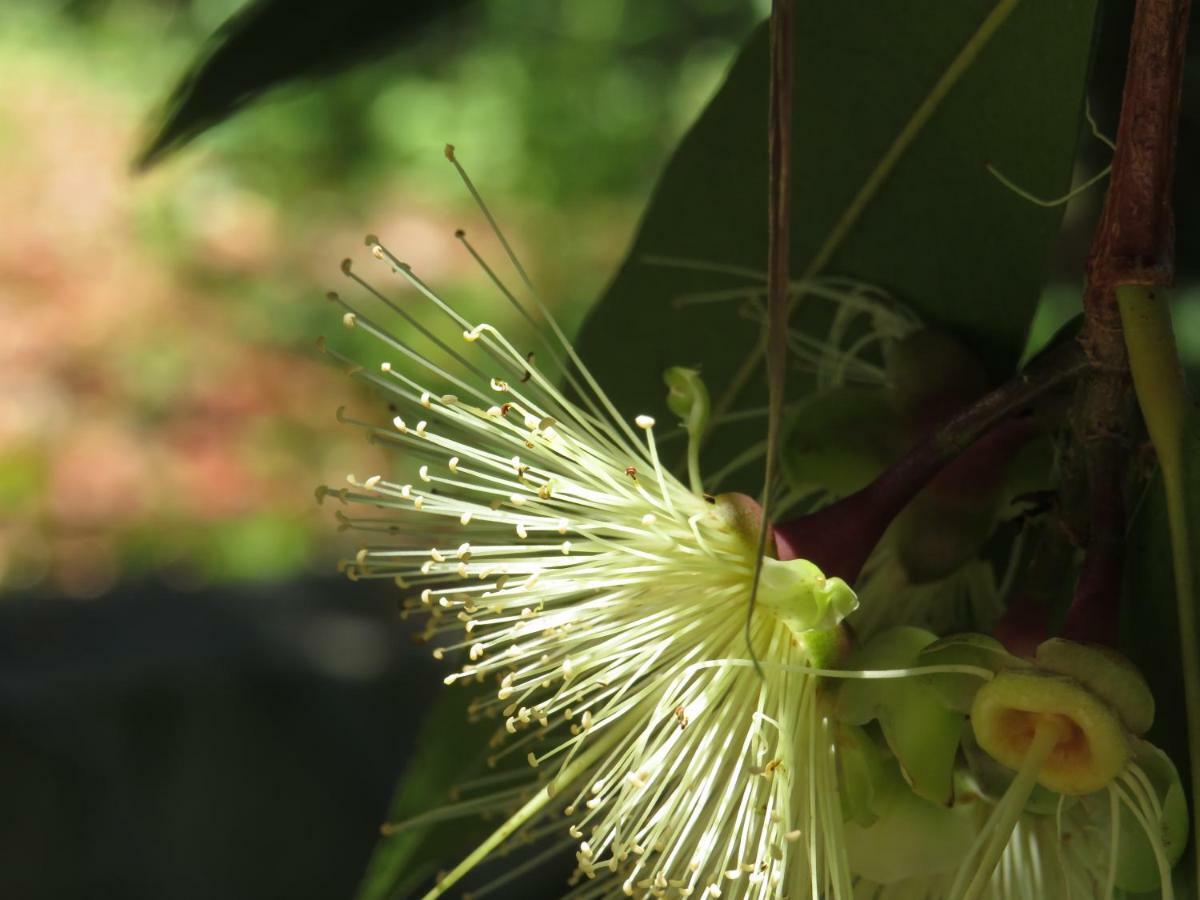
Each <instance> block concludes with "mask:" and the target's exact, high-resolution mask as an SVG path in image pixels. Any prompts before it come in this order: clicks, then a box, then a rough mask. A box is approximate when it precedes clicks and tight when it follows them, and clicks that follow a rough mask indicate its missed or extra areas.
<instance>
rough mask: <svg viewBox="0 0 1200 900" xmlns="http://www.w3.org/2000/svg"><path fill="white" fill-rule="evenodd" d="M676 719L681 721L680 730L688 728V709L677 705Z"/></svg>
mask: <svg viewBox="0 0 1200 900" xmlns="http://www.w3.org/2000/svg"><path fill="white" fill-rule="evenodd" d="M675 719H676V721H678V722H679V730H680V731H683V729H685V728H687V726H688V717H687V710H686V709H684V708H683V707H682V706H677V707H675Z"/></svg>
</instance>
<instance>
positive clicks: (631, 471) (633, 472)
mask: <svg viewBox="0 0 1200 900" xmlns="http://www.w3.org/2000/svg"><path fill="white" fill-rule="evenodd" d="M625 474H626V475H628V476H629V477H630V478H632V479H633V480H634V481H637V466H626V467H625Z"/></svg>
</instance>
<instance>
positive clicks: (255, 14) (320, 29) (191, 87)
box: [136, 0, 467, 169]
mask: <svg viewBox="0 0 1200 900" xmlns="http://www.w3.org/2000/svg"><path fill="white" fill-rule="evenodd" d="M465 2H467V0H440V2H439V0H408V2H398V3H378V2H372V0H340V2H330V0H253V2H251V3H249V4H248V5H246V6H245V7H244V8H243V9H241V10H239V11H238V12H237V13H236V14H235V15H233V16H232V17H231V18H230V19H229V20H228V21H227V22H226V23H225V24H224V25H222V26H221V28H220V29H218V30H217V32H216V33H215V34H214V35H213V36H212V37H211V38H210V39H209V41H208V43H207V44H206V45H205V47H204V48H203V49H202V50H201V51H200V53H199V54H198V55H197V57H196V59H195V60H193V61H192V64H191V66H190V67H189V68H188V70H187V72H186V73H185V74H184V75H183V77H182V78H180V80H179V82H178V84H176V86H175V88H174V89H173V90H172V91H171V95H170V97H168V99H167V101H166V102H165V103H164V105H163V110H162V112H161V113H160V114H159V116H158V119H159V122H158V124H157V125H156V126H154V129H153V134H152V136H151V137H150V139H149V140H148V141H147V142H146V144H145V146H144V147H143V149H142V150H141V151H140V152H139V153H138V157H137V161H136V165H137V167H138V168H139V169H148V168H150V167H151V166H153V165H154V164H155V163H157V162H159V161H160V160H161V159H162V158H164V157H165V156H167V155H168V154H170V153H171V152H173V151H175V150H177V149H178V148H180V147H182V146H183V145H184V144H186V143H187V142H188V141H190V140H191V139H192V138H194V137H196V136H197V135H198V134H200V133H202V132H204V131H206V130H207V129H209V128H211V127H212V126H213V125H216V124H218V123H219V122H221V121H223V120H225V119H227V118H229V117H230V116H232V115H233V114H234V113H236V112H238V111H239V110H240V109H242V108H243V107H244V106H246V105H247V104H249V103H250V102H252V101H253V100H255V99H256V98H257V97H259V96H260V95H261V94H262V93H263V92H264V91H266V90H268V89H270V88H273V87H277V86H279V85H281V84H284V83H286V82H289V81H295V80H296V79H299V78H311V77H315V76H318V75H321V74H325V73H328V72H332V71H336V70H338V69H344V68H349V67H350V66H352V65H356V64H358V63H361V62H364V61H365V60H367V59H369V58H370V57H372V56H373V55H376V54H379V53H381V52H383V51H386V50H391V49H393V48H395V47H396V46H397V45H399V44H401V43H403V42H404V41H408V40H412V39H413V38H415V37H416V36H418V35H420V34H422V33H423V32H424V30H425V28H426V26H428V25H429V24H430V23H431V22H434V21H436V20H438V19H441V18H442V17H443V16H444V15H445V14H446V13H448V12H451V11H453V10H455V9H457V8H458V7H460V6H462V5H463V4H464V3H465Z"/></svg>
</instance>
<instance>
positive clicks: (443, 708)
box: [358, 690, 524, 900]
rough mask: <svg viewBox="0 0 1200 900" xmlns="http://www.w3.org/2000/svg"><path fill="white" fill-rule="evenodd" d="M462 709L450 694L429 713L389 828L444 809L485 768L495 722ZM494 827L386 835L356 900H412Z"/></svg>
mask: <svg viewBox="0 0 1200 900" xmlns="http://www.w3.org/2000/svg"><path fill="white" fill-rule="evenodd" d="M466 705H467V694H466V691H464V690H448V691H446V692H444V693H443V694H442V696H441V697H440V698H438V700H437V702H436V703H434V704H433V706H432V708H431V709H430V710H429V713H428V714H427V715H426V719H425V722H424V723H423V724H422V726H421V732H420V734H419V735H418V737H417V741H416V748H417V749H416V751H415V752H414V753H413V755H412V757H411V758H410V759H409V761H408V765H407V767H406V768H405V771H404V774H403V775H402V776H401V778H400V782H399V784H398V785H397V786H396V793H395V796H394V797H393V799H392V805H391V810H390V811H389V814H388V817H389V819H390V821H391V822H393V823H395V822H403V821H406V820H408V819H412V818H415V817H417V816H419V815H421V814H422V813H428V812H430V811H432V810H437V809H439V808H441V807H443V806H445V805H446V804H447V803H449V802H451V790H452V789H453V788H454V787H456V786H458V785H460V784H462V783H463V782H464V781H466V780H467V779H468V778H471V777H474V776H475V775H477V774H478V773H479V770H481V769H483V768H484V764H483V763H484V758H483V754H484V753H486V748H487V741H488V737H489V735H490V733H491V731H492V730H494V728H495V722H494V721H493V722H484V723H471V722H468V721H467V714H466ZM521 763H522V764H524V760H521ZM494 827H495V823H490V824H489V823H488V822H486V821H484V820H483V819H482V818H480V817H479V816H468V817H466V818H456V819H447V820H444V821H441V822H437V823H434V824H430V825H424V826H418V827H414V828H410V829H406V830H403V831H399V832H397V833H395V834H384V835H383V836H382V837H380V839H379V842H378V843H377V844H376V845H375V852H374V853H373V854H372V855H371V862H370V864H369V865H368V867H367V873H366V875H365V876H364V877H363V881H362V884H361V885H360V886H359V894H358V900H392V898H402V897H407V896H410V895H412V894H413V893H414V892H416V891H417V890H419V889H420V888H421V887H422V886H423V885H426V884H427V883H428V882H430V881H431V880H432V878H433V876H434V874H435V873H436V872H437V871H438V870H439V869H440V868H443V867H447V866H448V864H451V863H454V862H457V859H456V858H455V857H457V856H461V855H463V854H464V853H465V852H466V851H467V850H469V849H470V848H471V846H472V845H473V844H475V843H477V842H478V840H479V839H481V838H482V837H483V836H484V835H486V834H487V833H488V832H489V831H490V830H491V829H492V828H494Z"/></svg>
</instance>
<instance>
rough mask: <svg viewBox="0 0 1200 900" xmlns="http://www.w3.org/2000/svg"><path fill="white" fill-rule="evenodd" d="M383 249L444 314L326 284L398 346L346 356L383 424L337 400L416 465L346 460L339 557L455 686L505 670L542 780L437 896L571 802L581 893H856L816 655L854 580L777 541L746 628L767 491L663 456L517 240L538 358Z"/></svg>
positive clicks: (513, 733) (503, 694) (354, 323)
mask: <svg viewBox="0 0 1200 900" xmlns="http://www.w3.org/2000/svg"><path fill="white" fill-rule="evenodd" d="M451 158H452V156H451ZM452 159H453V158H452ZM456 164H457V163H456ZM464 180H466V181H467V185H468V187H469V188H470V189H471V191H472V193H473V194H475V190H474V186H473V185H471V184H470V181H469V179H465V173H464ZM476 196H477V195H476ZM481 206H482V204H481ZM482 209H483V210H484V212H485V214H488V213H487V209H486V207H482ZM488 218H489V220H490V218H491V217H490V214H488ZM493 225H494V222H493ZM496 234H497V236H498V237H499V239H500V241H501V242H502V243H503V244H504V246H505V249H506V251H507V250H508V245H507V243H506V242H505V241H504V238H503V235H502V234H501V233H500V232H499V230H498V229H497V230H496ZM460 237H461V235H460ZM464 241H465V238H464ZM368 244H369V246H370V248H371V252H372V254H373V255H374V256H375V257H376V258H377V259H379V260H381V261H383V262H384V263H385V264H387V265H388V266H389V267H390V268H391V269H392V271H393V272H395V273H396V274H398V275H399V276H401V278H402V279H403V280H404V281H405V282H407V284H408V285H409V286H410V288H412V289H413V290H414V291H415V293H416V294H417V295H418V296H420V297H423V298H424V299H425V300H426V301H427V302H429V303H431V304H432V305H433V306H434V307H435V308H436V310H438V311H439V312H440V313H441V315H442V316H443V317H444V318H445V319H446V320H447V321H448V323H449V325H450V331H449V333H448V334H446V333H442V332H439V331H435V330H433V329H430V328H427V327H425V326H424V325H422V324H420V323H419V321H418V320H417V319H416V318H414V317H413V316H411V315H410V314H409V313H408V311H407V310H406V309H405V305H406V303H407V301H404V302H400V301H396V300H394V299H392V298H390V297H388V296H386V295H385V294H384V293H383V292H381V291H379V290H376V289H375V288H373V287H370V286H369V285H367V283H366V282H365V281H363V280H361V279H360V278H359V277H358V275H357V274H356V273H355V271H354V269H353V268H352V267H351V266H350V264H349V263H347V264H346V265H345V267H344V271H345V273H346V274H347V276H348V277H350V278H351V279H353V280H354V281H356V282H358V283H359V284H360V285H362V286H363V287H364V288H365V289H366V291H367V293H368V295H369V296H371V297H373V298H374V300H375V302H376V304H377V305H379V306H381V307H382V308H383V309H384V311H385V312H386V313H388V314H389V315H391V316H399V317H401V318H402V319H403V320H404V321H405V322H406V325H407V328H406V333H405V334H404V336H400V335H398V334H397V333H395V331H394V330H393V329H392V328H390V327H389V326H387V325H386V324H384V323H383V322H382V321H378V320H377V319H375V318H373V317H370V316H368V315H367V314H366V313H365V312H364V311H363V310H361V309H359V307H358V306H357V305H354V304H352V303H350V302H349V301H347V300H345V299H343V298H342V297H341V296H340V295H336V294H333V295H330V296H331V299H332V300H334V301H335V302H336V303H338V304H339V305H341V306H342V307H343V309H344V314H343V321H344V323H345V325H346V326H347V327H350V328H354V329H358V330H361V331H365V332H367V333H368V334H370V335H371V336H372V337H374V338H376V339H377V340H378V341H380V342H381V343H382V344H383V345H385V346H386V347H388V348H391V350H392V351H393V352H394V353H395V354H396V355H397V359H396V361H395V362H396V364H394V365H393V364H392V363H384V364H383V366H382V367H381V369H380V371H378V372H366V371H365V370H362V369H361V367H357V366H354V365H353V364H350V365H351V370H352V371H353V372H354V373H355V374H357V375H358V376H359V377H361V378H364V379H366V380H367V381H369V382H371V383H372V384H374V385H375V386H376V387H378V388H380V389H382V390H383V391H385V392H386V393H387V394H388V396H389V397H390V399H391V401H392V403H393V405H394V406H395V407H396V409H397V414H396V416H395V418H394V419H393V421H392V423H391V425H390V426H376V425H373V424H371V423H368V422H357V421H355V420H352V419H350V418H348V417H346V416H344V415H343V416H342V418H343V419H344V420H345V421H348V422H352V423H354V424H358V425H361V426H362V427H364V428H366V429H368V430H369V432H370V434H371V436H372V438H373V439H374V440H376V441H378V442H380V443H383V444H386V445H390V446H393V447H395V448H396V449H397V450H399V451H400V452H401V455H402V457H403V459H404V460H405V461H406V463H407V464H408V467H409V469H410V474H409V476H408V477H406V478H397V477H395V476H394V475H391V474H389V475H383V474H376V475H371V476H370V477H368V478H364V479H361V480H360V479H358V478H354V477H351V478H350V479H349V481H350V485H349V486H348V487H345V488H341V489H338V490H331V489H322V490H321V491H320V492H319V493H320V495H322V496H326V495H330V494H332V495H335V496H336V497H338V498H339V499H340V500H342V501H343V502H345V503H347V504H353V505H355V506H357V507H360V508H364V509H369V510H373V512H371V513H369V514H366V515H361V516H359V515H343V516H342V519H343V521H344V523H345V524H347V525H348V526H351V527H359V528H363V529H365V530H366V531H368V532H373V533H375V534H377V535H379V536H380V541H381V542H380V543H369V544H367V545H365V546H363V547H362V548H361V549H360V550H359V551H358V553H357V554H356V555H355V556H354V557H353V558H352V559H348V560H346V561H345V563H344V568H345V571H346V573H347V574H348V575H349V576H350V577H352V578H355V579H358V578H388V579H394V580H395V581H396V583H397V584H398V585H399V586H400V587H401V588H403V589H405V590H407V591H408V592H409V599H408V602H407V605H408V608H409V611H410V612H418V611H420V612H424V613H426V614H428V624H427V626H426V631H425V636H426V637H427V638H429V639H430V640H433V641H435V642H437V648H436V649H435V651H434V652H435V655H437V656H439V657H443V656H447V655H450V656H455V657H458V658H460V659H461V662H462V665H461V668H460V670H459V671H458V672H456V673H454V674H451V675H450V676H448V677H447V679H446V680H447V682H454V681H482V682H492V683H493V684H494V695H493V696H492V698H491V699H489V700H486V701H484V702H482V703H480V704H478V705H477V710H478V711H479V712H480V713H482V714H485V715H486V714H492V715H495V716H496V717H497V718H498V720H499V721H501V722H502V723H503V725H502V727H501V729H500V732H501V734H502V737H503V743H502V744H501V746H500V747H499V748H498V749H497V751H496V753H495V754H494V757H493V761H498V760H499V759H500V758H503V757H507V756H512V755H518V756H524V757H526V759H527V760H528V763H529V764H530V765H531V766H533V767H534V768H535V769H536V772H535V773H533V775H534V776H540V779H539V781H538V784H539V785H540V789H538V790H537V791H536V792H535V793H533V794H532V796H529V797H528V799H527V800H526V801H525V802H524V804H523V805H521V806H520V807H519V808H517V809H515V810H513V811H512V814H511V816H510V817H509V818H508V820H507V821H506V822H505V824H504V825H503V826H502V827H501V828H500V829H499V830H498V831H497V832H496V833H495V834H493V835H492V836H491V837H490V838H489V839H488V840H487V841H486V842H485V843H484V844H483V845H482V846H481V847H480V848H479V849H478V850H477V851H476V852H475V853H473V854H472V855H471V856H470V857H468V859H467V860H465V861H464V862H463V863H462V864H461V865H460V866H459V867H457V868H456V869H455V870H454V871H452V872H451V873H450V874H449V875H447V876H446V877H445V878H444V879H443V880H442V881H441V882H440V883H439V885H438V886H437V887H436V888H435V889H434V891H433V892H432V893H431V896H436V895H437V894H439V893H441V892H442V891H444V890H446V889H447V888H448V887H449V886H450V885H451V884H453V883H454V882H456V881H457V880H458V879H459V878H460V877H461V876H462V875H463V874H464V873H465V872H467V871H468V870H470V869H471V868H472V867H473V866H474V865H475V864H477V863H478V862H479V861H480V860H481V859H483V858H484V857H486V856H488V855H489V854H491V853H493V852H494V851H497V850H502V849H503V847H504V846H505V845H506V844H510V843H512V842H513V841H517V840H520V839H521V838H522V837H528V836H530V835H532V834H540V833H543V832H544V831H545V830H546V829H547V828H549V827H550V826H549V825H548V824H547V823H549V822H551V819H550V818H549V817H550V816H551V814H552V813H553V814H557V813H559V812H565V813H566V814H567V816H568V820H567V821H566V822H565V823H563V824H562V826H561V831H560V834H561V833H562V831H566V832H568V834H569V836H570V839H571V840H572V841H574V842H575V843H576V845H577V853H576V855H577V860H578V868H579V872H578V875H579V877H580V881H579V884H578V886H577V887H576V888H575V893H576V895H578V896H582V897H590V896H600V895H608V894H610V893H612V892H613V891H614V890H617V891H619V890H621V889H623V890H624V891H625V893H629V894H634V895H638V896H650V895H655V896H657V895H661V894H662V893H663V892H664V891H667V890H670V891H672V892H674V893H675V894H676V895H680V896H688V895H691V894H696V895H700V894H701V893H704V892H706V893H707V895H708V896H712V897H716V896H721V895H722V894H723V893H724V895H726V896H729V895H730V893H732V894H733V895H735V896H745V897H763V898H765V897H774V896H778V895H779V894H781V893H787V894H789V895H790V896H793V897H795V896H801V895H810V896H814V897H816V896H827V897H841V898H848V897H849V896H850V895H851V887H850V876H849V871H848V869H847V866H846V860H845V857H844V853H843V852H842V847H841V843H840V840H839V834H840V828H841V815H840V811H839V797H838V791H837V772H836V766H837V760H836V755H835V750H834V742H833V732H832V726H831V722H830V719H829V713H828V709H827V698H826V696H825V693H826V692H825V691H824V690H823V686H822V682H821V681H820V680H819V679H818V677H817V676H816V675H815V674H813V672H812V671H811V667H813V666H814V665H820V664H822V663H824V662H826V661H827V660H828V659H830V657H831V656H832V655H833V654H834V652H835V650H834V648H836V646H837V644H838V640H839V638H838V632H837V626H838V624H839V622H840V621H841V620H842V618H843V617H844V616H845V615H846V614H847V613H849V612H850V611H851V610H852V609H853V608H854V605H855V602H856V601H855V597H854V594H853V592H852V591H851V590H850V588H849V587H848V586H847V585H846V584H844V583H843V582H842V581H841V580H840V579H837V578H825V577H824V575H823V574H822V573H821V572H820V570H819V569H818V568H817V567H816V566H815V565H813V564H812V563H810V562H807V561H805V560H802V559H795V560H791V561H788V562H781V561H778V560H775V559H767V560H765V561H764V563H763V569H762V575H761V581H760V585H759V588H758V610H759V612H758V613H757V614H756V616H755V618H754V621H753V623H752V627H751V629H750V633H749V641H747V635H746V632H745V627H744V626H745V610H746V608H747V603H748V600H749V597H750V593H751V586H752V578H753V573H754V568H755V558H754V554H755V547H756V540H757V529H758V528H759V527H760V523H759V522H758V521H757V520H756V516H755V506H754V504H753V503H752V502H750V501H748V500H744V499H743V500H739V499H738V498H734V497H710V496H707V495H705V494H703V493H700V492H698V490H693V489H691V488H689V487H685V486H684V485H683V484H682V483H681V482H680V481H678V480H677V479H676V478H675V476H674V475H673V474H672V473H671V472H670V471H668V469H667V468H666V467H665V466H664V465H663V463H662V460H661V459H660V457H659V453H658V447H657V444H656V441H655V424H656V423H655V422H654V421H653V420H652V419H651V418H650V417H648V416H644V415H639V416H636V417H634V418H633V419H632V421H629V420H627V419H626V418H625V417H623V416H622V415H620V414H619V413H618V411H617V410H616V409H615V408H614V406H613V404H612V403H611V401H610V400H609V399H608V397H607V396H606V395H605V394H604V392H603V391H602V390H601V388H600V386H599V385H598V384H597V382H596V380H595V379H594V378H593V377H592V376H591V374H590V373H589V372H588V370H587V369H586V367H584V366H583V364H582V362H581V361H580V360H579V358H578V357H577V355H576V353H575V351H574V349H573V348H572V346H571V344H570V342H569V341H567V340H566V338H565V336H564V335H563V333H562V331H561V329H559V327H558V326H557V325H556V324H555V323H554V321H553V319H552V318H551V317H550V315H549V313H548V312H547V310H546V309H545V308H544V306H543V305H542V304H541V302H540V301H539V300H538V299H537V296H536V294H534V293H533V292H532V288H531V287H530V285H529V283H528V279H527V278H526V277H525V274H524V270H523V269H522V268H521V267H520V265H519V263H517V261H516V259H515V257H514V256H512V255H511V251H509V255H510V259H511V260H512V262H513V263H514V265H515V266H516V268H517V272H518V274H519V275H520V277H521V280H522V281H523V282H524V285H525V288H526V289H527V291H528V293H529V294H530V298H531V301H532V305H533V308H534V310H535V311H536V312H537V313H538V314H540V315H541V317H542V318H543V319H544V320H545V323H546V325H547V327H548V328H549V329H550V330H551V332H552V334H553V335H554V340H553V341H549V340H547V341H544V343H543V345H542V347H541V349H539V350H537V351H535V352H534V353H526V352H522V351H521V350H519V349H517V347H516V346H514V345H513V344H512V343H511V342H510V341H509V340H508V339H507V338H506V337H505V336H504V335H503V334H502V333H501V332H500V331H498V330H497V329H496V328H494V327H493V326H491V325H489V324H487V323H475V322H470V321H468V320H466V319H465V318H464V317H462V316H461V315H460V314H459V313H458V312H457V311H456V310H455V309H454V308H453V307H452V306H450V305H449V304H448V303H446V302H445V301H444V300H443V299H442V298H441V297H440V296H439V295H438V294H437V293H436V292H435V291H434V290H432V289H431V288H430V287H429V286H428V285H426V284H425V282H424V281H423V280H422V279H421V278H419V277H418V276H417V275H416V274H415V273H414V272H413V270H412V268H411V267H410V266H408V265H407V264H405V263H404V262H402V261H400V260H399V259H398V258H397V257H395V256H394V255H393V254H392V253H391V252H390V251H388V250H387V249H386V248H385V247H384V246H383V245H382V244H381V243H380V242H379V241H378V240H376V239H375V238H373V237H372V238H368ZM468 247H469V249H471V251H472V253H473V255H476V257H477V258H478V254H477V253H476V252H475V251H474V248H473V247H471V246H470V245H468ZM485 271H486V272H487V274H488V276H489V277H490V278H491V279H492V281H493V282H494V283H495V284H496V286H497V287H498V288H499V289H500V291H501V293H502V294H503V296H505V297H506V298H507V299H508V301H509V302H511V303H513V304H514V305H516V306H517V308H518V309H519V310H521V313H522V315H523V316H524V317H525V318H527V319H528V320H529V321H531V322H532V321H533V319H534V313H533V312H531V311H529V310H528V309H527V307H526V306H525V304H522V303H520V302H519V301H518V300H517V298H516V296H515V294H514V292H513V291H511V290H509V289H508V288H507V287H506V286H505V285H504V284H503V283H502V282H501V281H500V279H499V278H498V277H497V276H496V274H495V272H494V271H493V270H491V269H490V268H485ZM418 341H419V343H418ZM330 352H331V353H332V352H333V351H330ZM334 355H335V356H336V355H337V354H334ZM401 360H403V361H404V362H405V363H406V365H405V366H404V367H401V365H399V363H400V361H401ZM347 362H348V361H347ZM410 373H411V374H410ZM418 373H419V374H418ZM451 634H458V635H460V637H459V638H458V639H457V640H454V639H451V638H448V637H447V636H448V635H451ZM506 796H507V798H508V799H509V800H510V801H511V800H512V799H513V798H514V797H516V796H519V794H515V793H513V792H508V793H507V794H506ZM521 796H523V795H521Z"/></svg>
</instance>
